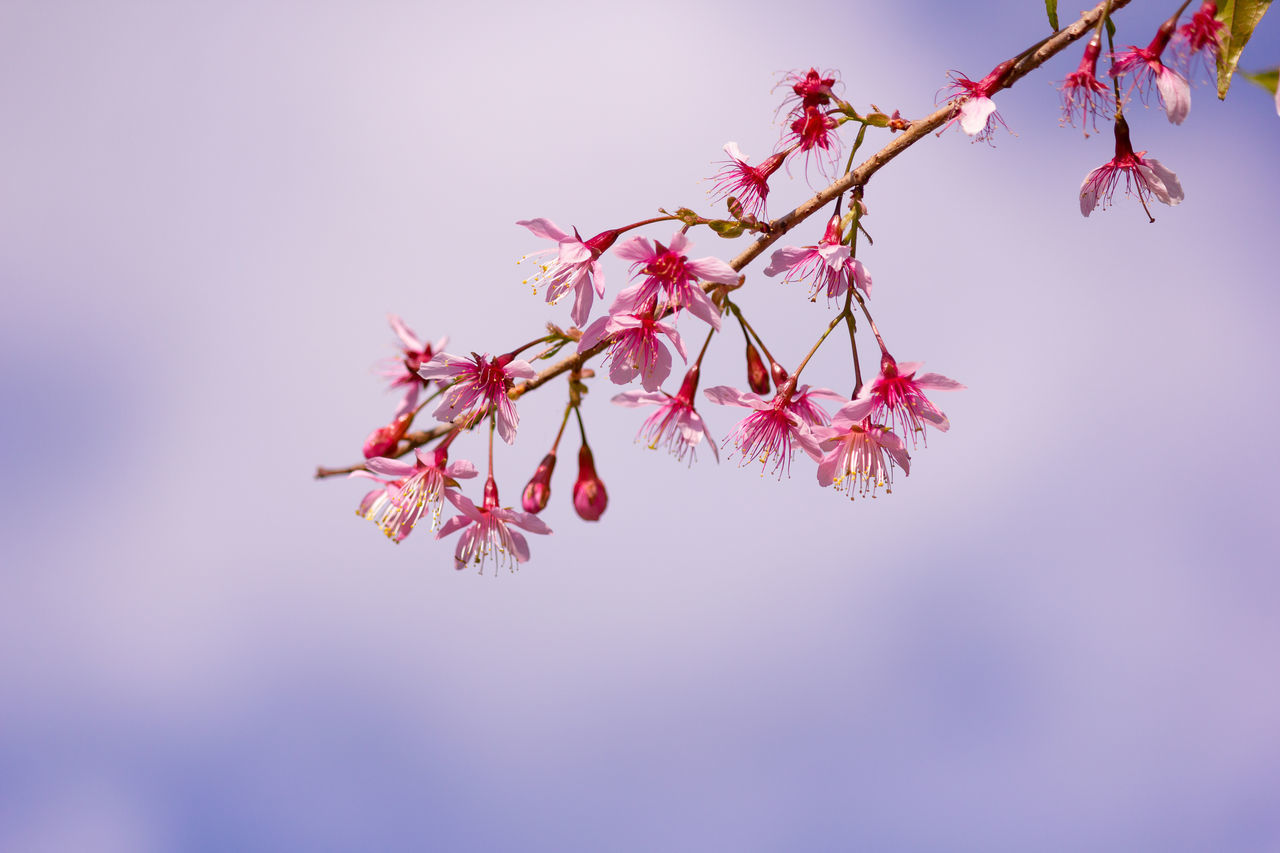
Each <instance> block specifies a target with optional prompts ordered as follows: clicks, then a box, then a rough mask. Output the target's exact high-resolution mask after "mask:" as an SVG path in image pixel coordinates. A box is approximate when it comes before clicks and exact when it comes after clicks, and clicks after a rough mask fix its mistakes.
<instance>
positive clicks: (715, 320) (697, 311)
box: [685, 287, 720, 332]
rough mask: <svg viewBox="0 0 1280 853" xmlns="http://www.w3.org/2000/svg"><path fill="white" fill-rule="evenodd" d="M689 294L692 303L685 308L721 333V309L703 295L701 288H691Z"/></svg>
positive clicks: (708, 297)
mask: <svg viewBox="0 0 1280 853" xmlns="http://www.w3.org/2000/svg"><path fill="white" fill-rule="evenodd" d="M688 292H689V297H690V302H689V304H688V305H686V306H685V307H686V308H688V309H689V313H690V314H692V315H693V316H695V317H697V318H698V319H699V320H702V321H703V322H705V323H708V324H710V326H711V328H713V329H715V330H716V331H717V332H718V331H720V309H719V308H717V307H716V305H715V303H714V302H712V301H711V297H710V296H707V294H705V293H703V291H702V288H700V287H690V288H689V289H688Z"/></svg>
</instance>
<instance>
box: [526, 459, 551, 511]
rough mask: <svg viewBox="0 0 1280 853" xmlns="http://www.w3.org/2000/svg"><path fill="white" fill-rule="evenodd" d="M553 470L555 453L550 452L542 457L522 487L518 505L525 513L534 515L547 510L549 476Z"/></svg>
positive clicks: (549, 497)
mask: <svg viewBox="0 0 1280 853" xmlns="http://www.w3.org/2000/svg"><path fill="white" fill-rule="evenodd" d="M555 470H556V452H555V451H554V450H552V451H551V452H550V453H548V454H547V455H546V456H544V457H542V461H541V462H539V463H538V467H537V470H535V471H534V472H533V476H532V477H531V478H529V482H528V483H527V484H526V485H525V487H524V492H523V493H522V494H521V495H520V505H521V506H523V507H524V511H525V512H531V513H533V514H535V515H536V514H538V513H540V512H542V511H543V510H544V509H546V508H547V501H549V500H551V474H552V472H554V471H555Z"/></svg>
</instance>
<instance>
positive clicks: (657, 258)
mask: <svg viewBox="0 0 1280 853" xmlns="http://www.w3.org/2000/svg"><path fill="white" fill-rule="evenodd" d="M690 245H691V244H690V243H689V238H688V237H687V236H685V234H684V232H682V231H677V232H676V233H675V234H674V235H673V236H672V238H671V245H670V248H668V247H667V246H664V245H662V244H661V243H658V242H656V241H650V240H649V239H648V238H647V237H639V236H636V237H631V238H629V239H627V240H624V241H622V242H621V243H619V244H618V246H617V247H616V248H615V249H614V250H613V251H614V253H615V254H616V255H618V257H620V258H625V259H626V260H629V261H632V264H631V270H632V273H633V275H637V276H642V277H643V278H641V280H640V281H639V282H638V283H636V284H634V285H632V286H631V287H628V288H627V289H625V290H623V291H622V292H621V293H619V294H618V298H617V299H616V300H615V301H614V303H613V307H611V308H610V309H609V310H610V312H619V311H620V312H640V311H643V310H645V309H648V308H650V307H651V303H654V304H657V303H658V300H659V298H660V297H661V308H670V309H672V310H677V309H680V308H688V309H689V313H690V314H693V316H695V317H697V318H698V319H700V320H703V321H705V322H707V323H709V324H710V325H711V326H712V328H714V329H716V330H717V331H718V330H719V329H720V309H719V308H717V307H716V306H715V303H713V302H712V301H711V297H709V296H707V294H706V293H704V292H703V290H702V288H701V287H698V286H697V284H696V281H697V279H702V280H704V281H711V282H716V283H718V284H737V283H738V282H739V281H740V280H741V278H742V276H741V275H740V274H739V273H738V271H737V270H735V269H734V268H733V267H731V266H729V265H728V264H726V263H725V262H724V261H722V260H720V259H719V258H699V259H698V260H696V261H691V260H689V258H688V257H687V256H686V254H685V252H686V251H687V250H688V249H689V248H690ZM661 308H660V309H659V310H661Z"/></svg>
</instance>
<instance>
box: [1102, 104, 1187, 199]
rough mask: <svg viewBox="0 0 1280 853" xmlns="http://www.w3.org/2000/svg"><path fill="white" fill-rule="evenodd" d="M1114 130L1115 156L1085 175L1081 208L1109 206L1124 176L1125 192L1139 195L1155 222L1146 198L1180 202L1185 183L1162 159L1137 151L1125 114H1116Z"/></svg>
mask: <svg viewBox="0 0 1280 853" xmlns="http://www.w3.org/2000/svg"><path fill="white" fill-rule="evenodd" d="M1115 132H1116V156H1115V157H1113V158H1112V159H1111V160H1109V161H1107V162H1106V163H1103V164H1102V165H1101V166H1099V167H1098V168H1096V169H1094V170H1093V171H1092V172H1090V173H1089V174H1087V175H1085V178H1084V183H1083V184H1081V185H1080V212H1081V213H1083V214H1084V215H1085V216H1088V215H1089V214H1090V213H1092V212H1093V211H1094V209H1095V208H1097V207H1098V206H1099V205H1101V206H1102V207H1103V208H1106V207H1108V206H1109V205H1110V204H1111V196H1112V195H1113V194H1114V193H1115V191H1116V187H1118V186H1119V185H1120V180H1121V179H1122V178H1123V179H1124V191H1125V194H1126V195H1127V194H1130V193H1133V194H1135V195H1137V196H1138V201H1140V202H1142V209H1143V210H1145V211H1146V212H1147V218H1149V219H1150V220H1151V221H1152V222H1155V221H1156V220H1155V217H1154V216H1152V215H1151V210H1150V208H1149V207H1148V206H1147V199H1148V198H1149V197H1154V198H1155V199H1156V200H1157V201H1160V202H1161V203H1163V204H1167V205H1169V206H1171V207H1172V206H1174V205H1177V204H1180V203H1181V202H1182V199H1183V198H1184V195H1183V192H1182V184H1180V183H1179V182H1178V176H1177V175H1175V174H1174V173H1173V172H1171V171H1169V170H1168V169H1166V168H1165V167H1164V166H1163V165H1161V163H1160V161H1159V160H1154V159H1151V158H1149V157H1144V156H1143V155H1144V154H1146V153H1147V152H1145V151H1139V152H1137V153H1135V152H1134V150H1133V145H1132V144H1131V143H1130V141H1129V123H1128V122H1127V121H1125V118H1124V116H1117V117H1116V125H1115Z"/></svg>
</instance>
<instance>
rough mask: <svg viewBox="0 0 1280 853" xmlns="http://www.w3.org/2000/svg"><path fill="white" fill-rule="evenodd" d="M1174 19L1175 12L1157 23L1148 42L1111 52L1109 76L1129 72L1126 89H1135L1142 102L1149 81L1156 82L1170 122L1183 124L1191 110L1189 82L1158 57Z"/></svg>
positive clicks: (1118, 75) (1170, 31) (1149, 83)
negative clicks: (1115, 53)
mask: <svg viewBox="0 0 1280 853" xmlns="http://www.w3.org/2000/svg"><path fill="white" fill-rule="evenodd" d="M1177 22H1178V20H1177V16H1176V15H1175V16H1173V17H1172V18H1170V19H1169V20H1167V21H1165V22H1164V23H1163V24H1161V25H1160V29H1158V30H1157V31H1156V35H1155V38H1153V39H1151V43H1150V44H1149V45H1147V46H1146V47H1138V46H1137V45H1135V44H1131V45H1129V49H1128V50H1127V51H1125V52H1124V53H1121V54H1119V55H1117V56H1114V57H1113V58H1112V63H1111V76H1112V77H1123V76H1124V75H1126V74H1127V75H1129V76H1130V78H1131V80H1132V82H1131V83H1130V86H1129V90H1130V91H1133V90H1135V89H1136V90H1137V92H1138V95H1139V96H1140V97H1141V98H1142V102H1143V103H1146V102H1147V98H1148V96H1149V94H1150V92H1151V84H1152V83H1155V88H1156V93H1157V95H1158V96H1159V98H1160V105H1161V106H1162V107H1164V112H1165V115H1166V116H1167V117H1168V119H1169V121H1170V123H1172V124H1182V123H1183V122H1184V121H1186V119H1187V115H1188V114H1189V113H1190V112H1191V84H1189V83H1188V82H1187V78H1185V77H1183V76H1182V75H1181V74H1179V73H1178V72H1176V71H1174V70H1173V69H1172V68H1170V67H1168V66H1167V65H1165V64H1164V62H1162V61H1161V59H1160V55H1161V54H1162V53H1164V49H1165V47H1166V46H1167V45H1168V44H1169V38H1170V36H1172V35H1173V29H1174V27H1175V26H1176V25H1177Z"/></svg>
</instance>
